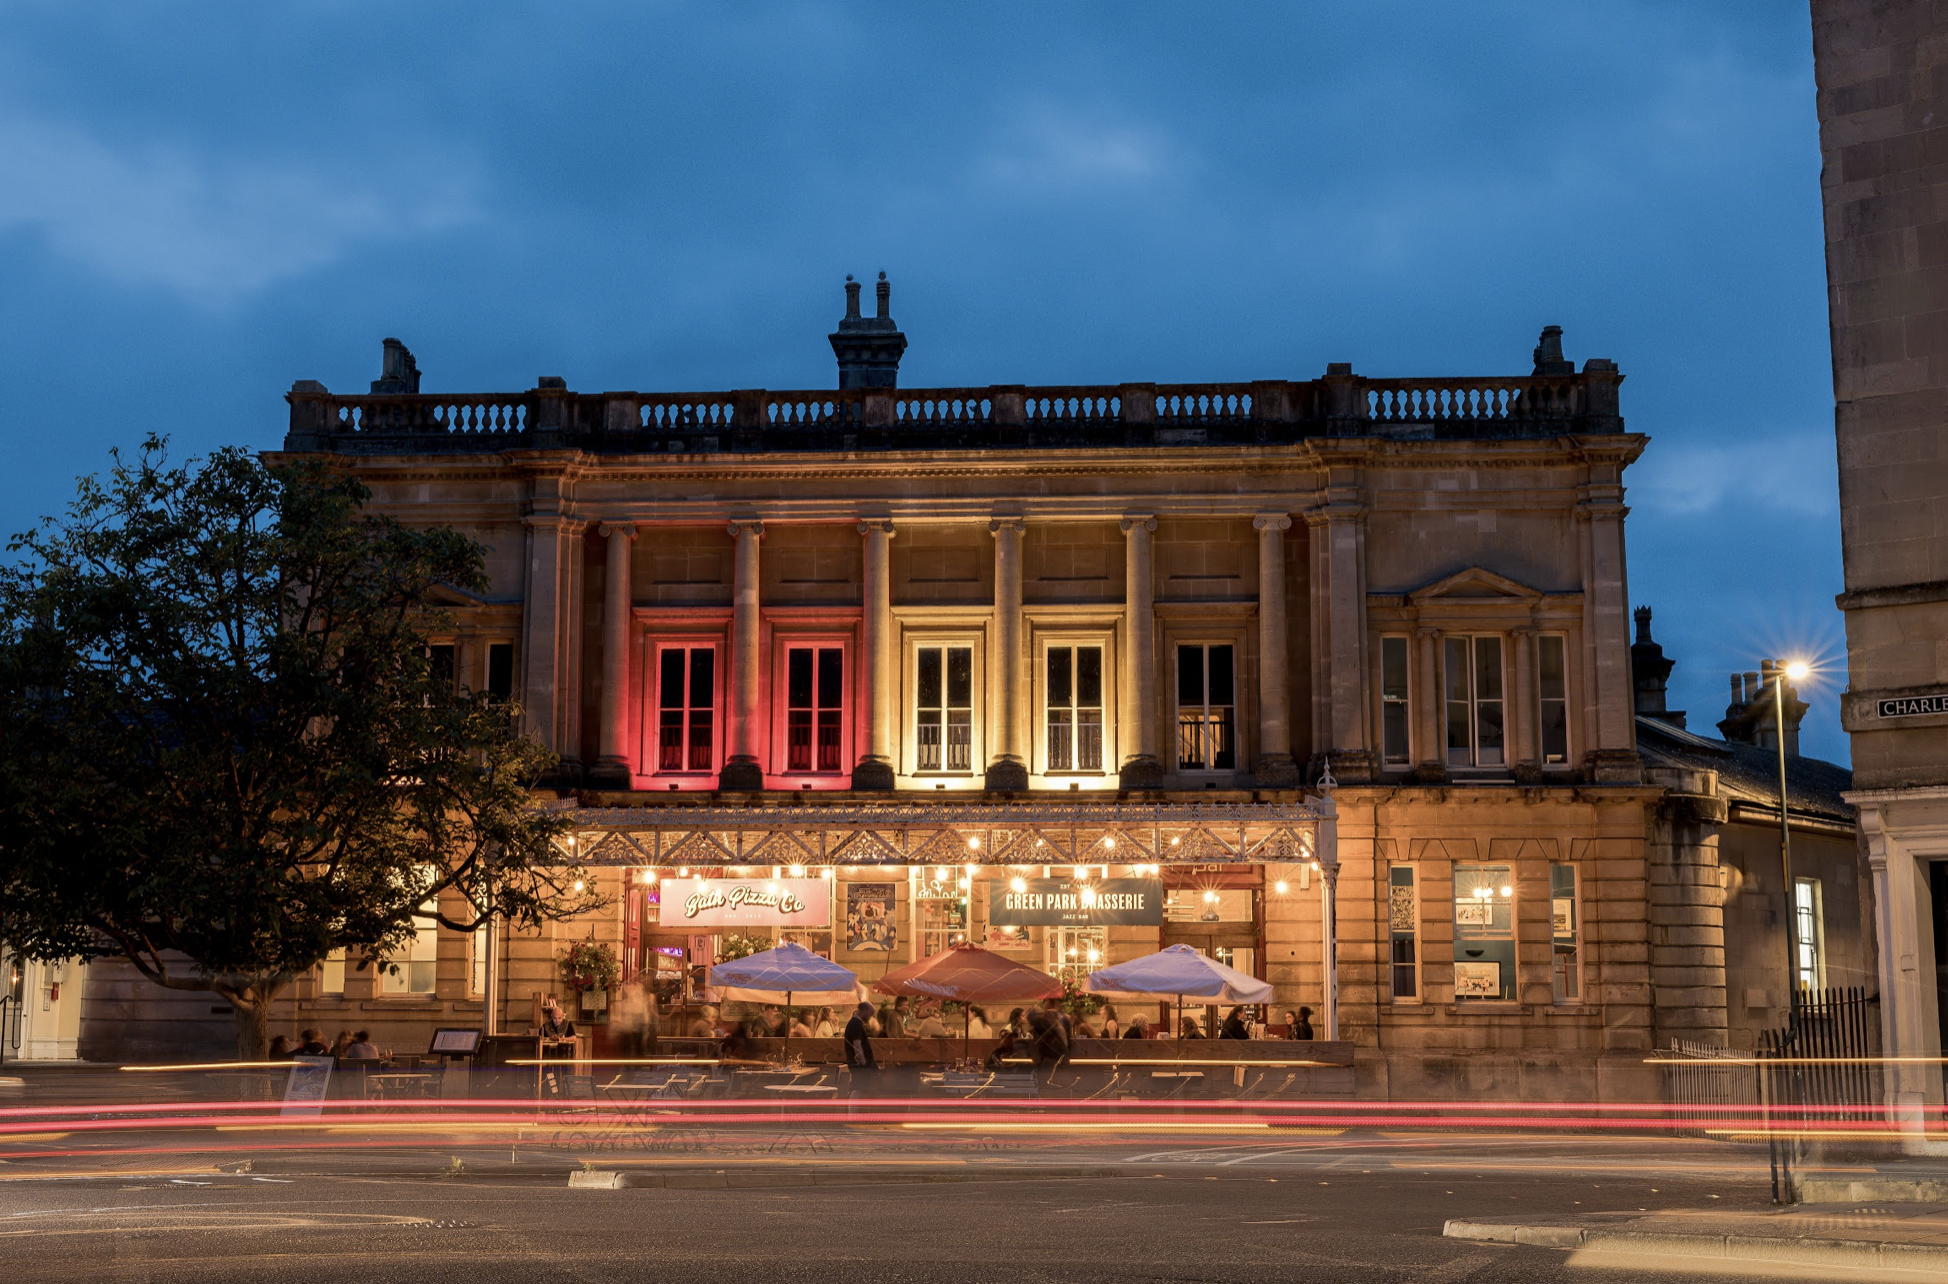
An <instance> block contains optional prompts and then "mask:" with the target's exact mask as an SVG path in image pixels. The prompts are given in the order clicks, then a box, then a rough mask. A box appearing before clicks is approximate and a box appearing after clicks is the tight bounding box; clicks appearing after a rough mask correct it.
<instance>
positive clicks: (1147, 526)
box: [1122, 513, 1157, 535]
mask: <svg viewBox="0 0 1948 1284" xmlns="http://www.w3.org/2000/svg"><path fill="white" fill-rule="evenodd" d="M1122 525H1123V534H1125V535H1127V534H1129V533H1130V532H1131V531H1133V530H1136V529H1138V528H1141V529H1143V530H1144V531H1154V530H1156V529H1157V519H1156V518H1154V517H1151V516H1149V515H1147V514H1137V513H1132V514H1131V515H1130V516H1128V517H1125V518H1124V519H1123V523H1122Z"/></svg>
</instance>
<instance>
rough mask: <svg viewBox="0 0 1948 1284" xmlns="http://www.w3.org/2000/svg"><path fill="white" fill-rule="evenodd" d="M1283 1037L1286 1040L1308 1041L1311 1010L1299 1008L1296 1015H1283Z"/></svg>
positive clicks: (1310, 1026)
mask: <svg viewBox="0 0 1948 1284" xmlns="http://www.w3.org/2000/svg"><path fill="white" fill-rule="evenodd" d="M1285 1037H1286V1038H1288V1039H1310V1038H1314V1037H1315V1036H1314V1035H1313V1033H1312V1009H1311V1008H1300V1009H1299V1010H1298V1012H1297V1013H1296V1014H1294V1013H1291V1012H1287V1013H1286V1014H1285Z"/></svg>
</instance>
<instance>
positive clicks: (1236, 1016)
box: [1218, 1007, 1251, 1039]
mask: <svg viewBox="0 0 1948 1284" xmlns="http://www.w3.org/2000/svg"><path fill="white" fill-rule="evenodd" d="M1250 1037H1251V1024H1250V1023H1249V1022H1248V1021H1246V1020H1245V1010H1244V1009H1243V1008H1242V1007H1236V1008H1232V1009H1231V1013H1230V1015H1229V1016H1227V1017H1225V1018H1224V1024H1223V1025H1222V1026H1220V1027H1218V1038H1220V1039H1249V1038H1250Z"/></svg>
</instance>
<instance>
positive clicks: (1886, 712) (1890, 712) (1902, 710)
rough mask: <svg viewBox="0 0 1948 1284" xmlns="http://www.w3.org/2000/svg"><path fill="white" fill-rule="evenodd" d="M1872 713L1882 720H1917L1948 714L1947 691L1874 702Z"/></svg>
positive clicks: (1895, 697) (1894, 697)
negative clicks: (1933, 715) (1925, 716)
mask: <svg viewBox="0 0 1948 1284" xmlns="http://www.w3.org/2000/svg"><path fill="white" fill-rule="evenodd" d="M1874 713H1875V715H1876V716H1878V717H1882V718H1918V717H1921V716H1922V715H1924V714H1929V713H1948V691H1930V692H1929V693H1928V694H1927V695H1918V696H1893V697H1890V698H1888V699H1886V700H1876V701H1875V702H1874Z"/></svg>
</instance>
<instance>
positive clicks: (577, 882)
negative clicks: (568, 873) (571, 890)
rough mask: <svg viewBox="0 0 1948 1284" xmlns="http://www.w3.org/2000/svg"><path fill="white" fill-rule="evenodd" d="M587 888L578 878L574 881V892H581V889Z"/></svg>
mask: <svg viewBox="0 0 1948 1284" xmlns="http://www.w3.org/2000/svg"><path fill="white" fill-rule="evenodd" d="M587 886H588V884H586V883H584V882H583V881H582V880H581V879H579V878H578V879H576V880H575V890H576V891H578V892H579V891H581V890H582V889H583V888H584V887H587Z"/></svg>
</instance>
